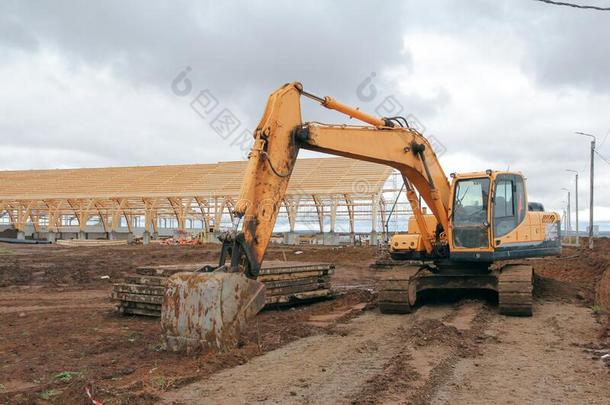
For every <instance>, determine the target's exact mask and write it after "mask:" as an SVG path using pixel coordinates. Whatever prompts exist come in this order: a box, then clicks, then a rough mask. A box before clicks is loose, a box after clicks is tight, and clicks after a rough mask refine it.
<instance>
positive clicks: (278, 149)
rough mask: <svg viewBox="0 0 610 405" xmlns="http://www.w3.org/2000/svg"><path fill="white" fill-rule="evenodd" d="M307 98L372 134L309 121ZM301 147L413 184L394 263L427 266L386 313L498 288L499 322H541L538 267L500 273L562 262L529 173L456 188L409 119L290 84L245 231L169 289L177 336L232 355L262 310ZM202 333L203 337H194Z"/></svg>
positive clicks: (252, 177) (249, 182)
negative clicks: (448, 294) (277, 229)
mask: <svg viewBox="0 0 610 405" xmlns="http://www.w3.org/2000/svg"><path fill="white" fill-rule="evenodd" d="M302 97H306V98H309V99H312V100H314V101H316V102H318V103H319V104H321V105H322V106H324V107H326V108H329V109H332V110H336V111H338V112H340V113H343V114H345V115H347V116H349V117H351V118H353V119H356V120H359V121H361V122H364V123H366V124H367V125H344V124H341V125H333V124H321V123H317V122H306V123H304V122H303V121H302V118H301V104H300V102H301V98H302ZM300 149H307V150H312V151H317V152H323V153H328V154H331V155H338V156H344V157H347V158H352V159H359V160H366V161H369V162H375V163H379V164H383V165H387V166H390V167H392V168H394V169H396V170H398V171H399V172H400V174H401V175H402V178H403V180H404V185H405V189H406V197H407V199H408V201H409V203H410V205H411V209H412V212H413V215H412V217H411V218H410V220H409V223H408V228H407V232H406V233H399V234H396V235H394V236H392V237H391V239H390V240H389V243H388V249H389V252H390V255H391V256H392V258H393V259H396V260H418V261H421V262H422V263H423V264H424V265H423V266H422V267H420V268H416V269H414V270H413V271H412V272H411V273H409V272H407V273H406V274H405V273H404V272H400V276H398V275H397V276H395V277H389V279H388V280H385V281H384V283H383V284H382V287H381V290H380V292H379V308H380V310H381V312H384V313H408V312H410V311H411V309H412V308H413V306H414V305H415V303H416V301H417V298H418V295H419V294H420V293H421V292H423V291H425V290H430V289H488V290H494V291H496V292H497V293H498V302H499V311H500V313H502V314H506V315H521V316H530V315H531V314H532V283H533V269H532V267H530V266H529V265H523V264H505V265H503V266H500V265H494V263H495V262H497V261H506V260H513V259H523V258H529V257H537V256H550V255H558V254H559V253H560V249H561V243H560V234H559V230H560V228H559V224H560V218H559V215H558V214H557V213H553V212H544V210H543V209H540V204H531V205H530V208H531V207H532V206H534V207H537V208H538V209H536V210H532V209H528V199H527V192H526V184H525V179H524V177H523V175H522V174H520V173H518V172H508V171H494V170H486V171H482V172H474V173H451V175H450V178H451V180H449V179H448V178H447V176H446V175H445V172H444V171H443V169H442V167H441V165H440V162H439V160H438V158H437V156H436V154H435V153H434V150H433V149H432V147H431V145H430V143H429V142H428V140H427V139H426V138H425V137H424V136H423V135H422V134H420V133H419V132H417V131H416V130H415V129H413V128H410V127H409V123H408V122H407V121H406V120H405V119H404V118H403V117H383V118H377V117H374V116H371V115H369V114H366V113H364V112H362V111H360V110H358V109H355V108H352V107H349V106H347V105H344V104H342V103H339V102H337V101H336V100H334V99H333V98H331V97H318V96H316V95H313V94H310V93H308V92H306V91H305V90H304V89H303V86H302V85H301V84H300V83H289V84H285V85H284V86H282V87H281V88H279V89H278V90H276V91H275V92H273V93H272V94H271V96H270V97H269V100H268V102H267V105H266V107H265V111H264V113H263V116H262V118H261V120H260V123H259V124H258V126H257V128H256V130H255V132H254V144H253V146H252V150H251V152H250V154H249V156H248V165H247V169H246V172H245V173H244V178H243V183H242V186H241V191H240V196H239V199H238V202H237V204H236V207H235V215H236V216H237V217H240V218H241V221H242V222H241V224H242V228H241V231H240V232H232V233H228V234H225V235H224V236H223V247H222V253H221V258H220V263H219V265H218V266H213V267H212V266H207V267H206V268H204V269H202V270H203V271H202V272H201V273H199V274H197V275H193V274H183V275H177V277H174V278H172V279H171V280H170V284H169V286H168V290H167V291H168V292H167V293H166V299H165V301H164V310H163V314H162V325H163V327H164V330H165V331H166V332H167V333H166V335H169V336H173V337H176V338H178V339H179V340H180V339H182V340H183V342H182V343H184V339H186V340H187V341H196V340H198V339H199V341H200V342H201V340H202V339H203V340H204V341H206V342H207V343H206V344H204V345H208V346H222V344H220V343H219V342H221V341H222V340H223V338H224V337H223V336H222V335H223V334H228V335H231V333H229V332H235V331H236V330H237V329H239V325H241V324H243V322H244V319H246V318H247V317H249V316H251V315H252V314H254V313H256V312H257V311H258V310H260V308H262V306H263V305H264V286H262V285H261V283H258V282H256V281H255V280H256V277H257V275H258V273H259V270H260V268H261V264H262V263H263V259H264V256H265V251H266V250H267V246H268V244H269V240H270V238H271V235H272V231H273V228H274V225H275V221H276V218H277V216H278V212H279V210H280V206H281V204H282V200H283V198H284V195H285V193H286V188H287V186H288V182H289V180H290V175H291V173H292V170H293V168H294V165H295V162H296V160H297V156H298V153H299V150H300ZM328 175H329V176H330V175H332V174H331V173H329V174H328ZM420 197H421V199H423V201H424V202H425V204H426V206H427V207H428V208H429V210H430V212H431V214H427V213H425V212H424V209H423V208H422V207H421V206H420V202H419V201H420ZM397 274H398V272H397ZM193 286H197V290H198V293H194V292H193V291H194V289H193V288H194V287H193ZM229 292H230V293H229ZM261 297H262V298H261ZM202 301H205V303H204V304H202ZM202 305H203V306H202ZM202 308H204V309H203V311H204V312H206V315H205V319H204V317H203V315H202V314H201V311H202ZM203 324H205V325H207V326H205V327H203V329H201V328H200V329H199V330H198V332H197V333H195V334H193V333H192V331H191V330H190V329H192V325H203ZM210 325H211V326H210ZM185 336H186V337H185ZM210 342H215V343H212V344H210ZM174 343H175V342H174ZM178 346H179V344H178Z"/></svg>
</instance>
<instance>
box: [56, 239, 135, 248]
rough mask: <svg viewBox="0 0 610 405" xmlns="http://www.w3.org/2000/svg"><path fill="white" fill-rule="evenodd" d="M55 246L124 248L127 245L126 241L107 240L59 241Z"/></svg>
mask: <svg viewBox="0 0 610 405" xmlns="http://www.w3.org/2000/svg"><path fill="white" fill-rule="evenodd" d="M55 244H57V245H61V246H70V247H75V246H123V245H127V244H128V243H127V241H126V240H107V239H58V240H56V241H55Z"/></svg>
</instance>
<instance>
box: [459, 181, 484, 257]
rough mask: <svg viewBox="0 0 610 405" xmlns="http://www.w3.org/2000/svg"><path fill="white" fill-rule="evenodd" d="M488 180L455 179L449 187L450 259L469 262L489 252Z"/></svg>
mask: <svg viewBox="0 0 610 405" xmlns="http://www.w3.org/2000/svg"><path fill="white" fill-rule="evenodd" d="M490 183H491V180H490V178H489V177H480V178H464V179H458V180H456V181H455V183H454V187H453V206H452V212H451V232H450V238H451V245H452V246H451V257H452V258H456V259H458V258H462V259H469V258H471V257H474V258H476V259H480V258H481V256H480V255H478V253H477V256H473V254H475V253H476V252H481V251H485V252H489V251H490V250H491V245H490V235H489V233H490V232H489V190H490Z"/></svg>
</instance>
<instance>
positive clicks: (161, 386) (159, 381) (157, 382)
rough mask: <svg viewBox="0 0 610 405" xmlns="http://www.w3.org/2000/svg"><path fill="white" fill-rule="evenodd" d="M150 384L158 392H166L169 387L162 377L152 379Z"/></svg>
mask: <svg viewBox="0 0 610 405" xmlns="http://www.w3.org/2000/svg"><path fill="white" fill-rule="evenodd" d="M152 383H153V385H154V386H155V388H157V389H158V390H160V391H167V389H168V388H169V385H170V384H169V382H168V381H167V379H166V378H165V377H163V376H159V377H155V378H153V380H152Z"/></svg>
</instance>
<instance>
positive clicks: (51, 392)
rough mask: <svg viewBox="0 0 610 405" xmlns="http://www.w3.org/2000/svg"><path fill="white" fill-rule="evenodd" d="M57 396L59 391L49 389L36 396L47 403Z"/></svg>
mask: <svg viewBox="0 0 610 405" xmlns="http://www.w3.org/2000/svg"><path fill="white" fill-rule="evenodd" d="M57 394H59V391H57V390H53V389H51V390H44V391H42V392H41V393H40V394H38V396H39V397H40V398H42V399H44V400H45V401H48V400H49V399H51V397H54V396H55V395H57Z"/></svg>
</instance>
